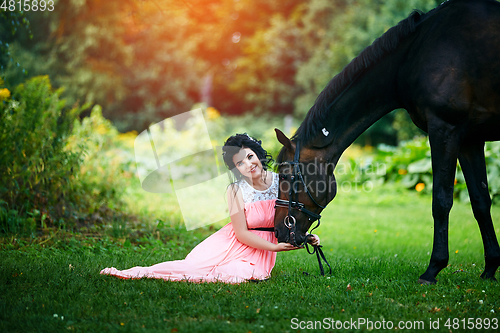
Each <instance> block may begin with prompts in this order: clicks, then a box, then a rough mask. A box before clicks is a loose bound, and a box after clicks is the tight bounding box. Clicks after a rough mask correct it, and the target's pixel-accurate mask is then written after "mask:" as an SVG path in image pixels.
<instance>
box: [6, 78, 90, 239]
mask: <svg viewBox="0 0 500 333" xmlns="http://www.w3.org/2000/svg"><path fill="white" fill-rule="evenodd" d="M2 91H3V94H2V96H3V97H2V100H1V101H0V122H1V123H2V127H1V128H0V226H1V230H2V231H3V232H13V233H17V232H30V231H33V230H34V227H35V225H37V224H38V225H39V226H41V227H44V226H45V225H47V223H52V224H56V223H57V222H58V221H57V220H56V216H60V215H61V211H62V210H63V209H64V206H63V204H62V202H64V198H65V196H67V194H68V192H69V190H70V188H71V184H70V180H71V178H72V177H73V175H74V174H75V173H76V172H77V171H78V167H79V164H80V163H81V160H82V154H81V152H78V151H76V152H72V151H68V150H66V149H65V146H66V141H67V138H68V136H69V135H70V133H71V125H72V123H73V121H74V120H75V119H76V117H77V116H78V114H79V113H80V111H81V109H80V108H77V107H74V108H71V109H68V108H65V107H64V106H65V105H64V104H65V103H64V101H63V100H60V99H59V95H60V94H61V92H62V90H57V91H53V90H52V87H51V85H50V81H49V79H48V77H46V76H40V77H35V78H33V79H31V80H29V81H28V82H26V83H25V84H21V85H19V86H18V87H17V88H16V89H15V91H14V93H13V94H12V98H10V96H8V95H9V94H8V90H6V89H2Z"/></svg>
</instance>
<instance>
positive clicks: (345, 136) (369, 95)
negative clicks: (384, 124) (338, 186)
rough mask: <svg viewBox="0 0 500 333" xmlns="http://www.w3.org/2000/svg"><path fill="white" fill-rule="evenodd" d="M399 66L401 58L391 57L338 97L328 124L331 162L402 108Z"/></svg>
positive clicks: (328, 153)
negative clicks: (395, 110) (398, 83)
mask: <svg viewBox="0 0 500 333" xmlns="http://www.w3.org/2000/svg"><path fill="white" fill-rule="evenodd" d="M398 63H399V61H398V56H397V55H389V56H387V57H386V58H385V59H384V60H382V61H381V62H380V63H378V64H376V65H374V66H372V67H371V68H370V69H368V70H367V71H366V72H365V73H364V74H362V75H361V76H359V77H358V78H357V79H356V81H355V82H353V83H352V84H351V85H350V86H349V87H348V88H347V89H346V90H345V91H343V92H342V94H341V95H340V96H339V97H337V99H336V101H335V103H334V105H333V107H332V109H331V111H330V113H329V115H328V118H327V121H326V127H327V128H328V130H329V132H330V133H331V134H329V135H332V137H331V138H330V140H331V144H330V145H329V146H328V147H326V149H327V155H328V156H329V160H330V161H332V162H335V163H336V162H337V161H338V159H339V158H340V155H341V154H342V153H343V152H344V151H345V150H346V149H347V148H348V147H349V146H350V145H351V144H352V143H353V142H354V140H356V138H358V137H359V136H360V135H361V134H362V133H363V132H364V131H366V130H367V129H368V128H369V127H370V126H371V125H373V124H374V123H375V122H376V121H377V120H379V119H380V118H382V117H383V116H384V115H386V114H387V113H389V112H391V111H392V110H394V109H396V108H398V107H399V106H400V105H399V102H398V101H397V97H396V96H397V95H396V73H397V70H396V68H397V67H398V65H397V64H398ZM320 135H321V134H320Z"/></svg>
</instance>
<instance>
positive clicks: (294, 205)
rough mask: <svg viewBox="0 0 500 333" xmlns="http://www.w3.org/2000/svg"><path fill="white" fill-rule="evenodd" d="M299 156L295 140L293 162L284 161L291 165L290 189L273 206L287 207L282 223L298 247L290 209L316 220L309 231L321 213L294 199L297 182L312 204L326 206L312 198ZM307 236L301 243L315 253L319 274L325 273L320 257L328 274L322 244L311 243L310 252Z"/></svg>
mask: <svg viewBox="0 0 500 333" xmlns="http://www.w3.org/2000/svg"><path fill="white" fill-rule="evenodd" d="M299 158H300V143H299V141H297V146H296V147H295V155H294V157H293V162H284V163H287V164H290V165H291V166H292V167H293V171H292V175H291V177H290V182H291V186H290V191H289V193H288V200H282V199H276V203H275V206H274V208H279V207H281V208H288V214H287V215H286V216H285V218H284V219H283V223H284V224H285V226H286V227H287V228H288V230H289V233H290V244H292V245H295V246H297V247H300V246H301V245H302V244H297V243H296V241H295V232H296V219H295V217H294V216H293V215H292V209H295V210H298V211H300V212H302V213H303V214H304V215H306V216H307V217H308V219H309V221H312V222H311V223H314V222H315V221H318V224H317V225H316V226H315V227H314V228H312V229H311V232H312V231H313V230H314V229H316V228H317V227H319V225H320V223H321V220H320V219H321V215H319V214H316V213H314V212H312V211H310V210H308V209H307V208H305V206H304V204H303V203H301V202H299V201H298V200H294V197H295V196H298V190H297V188H296V186H297V184H298V182H301V183H302V185H303V187H304V190H305V192H306V193H307V195H308V196H309V198H310V199H311V200H312V202H314V204H315V205H316V206H318V207H320V208H321V209H324V208H325V207H326V206H322V205H320V204H318V203H317V202H316V200H314V198H313V196H312V194H311V192H309V189H308V188H307V185H306V182H305V181H304V177H303V176H302V173H301V171H300V167H299ZM281 179H286V176H283V177H281ZM309 237H312V236H311V235H310V234H309V235H307V236H306V238H305V239H304V243H303V244H304V245H305V248H306V250H307V252H308V253H309V254H314V253H316V257H317V258H318V265H319V269H320V272H321V275H323V276H324V275H325V271H324V269H323V264H322V262H321V259H323V260H324V261H325V263H326V264H327V265H328V268H330V274H332V268H331V266H330V264H329V263H328V261H327V260H326V257H325V255H324V253H323V250H322V249H321V248H322V247H323V246H322V245H312V246H313V250H312V252H311V251H310V250H309V246H308V244H307V239H308V238H309Z"/></svg>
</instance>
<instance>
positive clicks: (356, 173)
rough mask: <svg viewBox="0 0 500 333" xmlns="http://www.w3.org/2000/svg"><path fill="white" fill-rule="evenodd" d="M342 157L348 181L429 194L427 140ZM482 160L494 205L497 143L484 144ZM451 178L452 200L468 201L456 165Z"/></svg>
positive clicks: (499, 173) (499, 161)
mask: <svg viewBox="0 0 500 333" xmlns="http://www.w3.org/2000/svg"><path fill="white" fill-rule="evenodd" d="M346 155H347V157H346V158H344V159H343V163H347V165H348V167H347V168H344V169H343V170H347V171H348V172H344V174H345V176H344V177H347V178H348V179H349V180H351V181H352V180H354V181H357V182H361V183H363V182H367V181H371V182H373V183H375V184H377V183H384V182H391V183H397V184H400V185H401V186H403V187H405V188H407V189H411V190H416V191H418V192H421V193H427V194H430V193H432V165H431V151H430V145H429V140H428V138H427V137H417V138H414V139H413V140H410V141H404V142H401V143H400V144H399V145H398V146H397V147H391V146H386V145H380V146H379V147H378V148H377V149H376V151H375V152H374V153H366V152H364V153H363V154H362V156H363V158H360V157H359V156H358V157H353V156H350V155H349V153H347V154H346ZM358 155H359V154H358ZM485 157H486V171H487V175H488V188H489V191H490V195H491V197H492V199H493V202H494V203H495V202H498V199H499V198H500V142H487V143H486V145H485ZM381 170H382V171H383V172H380V171H381ZM375 171H376V172H375ZM455 177H456V178H455V188H454V195H455V197H456V198H459V199H460V200H461V201H465V202H466V201H469V193H468V191H467V186H466V184H465V178H464V175H463V173H462V169H461V168H460V164H459V163H458V164H457V169H456V176H455Z"/></svg>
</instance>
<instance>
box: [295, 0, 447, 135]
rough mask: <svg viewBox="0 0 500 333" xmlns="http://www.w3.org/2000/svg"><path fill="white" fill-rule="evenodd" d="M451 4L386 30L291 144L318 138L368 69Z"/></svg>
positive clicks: (337, 81)
mask: <svg viewBox="0 0 500 333" xmlns="http://www.w3.org/2000/svg"><path fill="white" fill-rule="evenodd" d="M449 2H452V1H447V2H445V3H443V4H441V5H440V6H438V7H437V8H435V9H433V10H431V11H430V12H428V13H427V14H423V13H422V12H421V11H418V10H414V11H413V12H412V13H411V14H410V15H409V16H408V17H407V18H406V19H404V20H402V21H400V22H399V23H398V24H397V25H395V26H394V27H392V28H390V29H389V30H387V32H386V33H384V34H383V35H382V36H381V37H379V38H377V39H376V40H375V41H374V42H373V43H372V44H371V45H370V46H368V47H367V48H365V49H364V50H363V51H362V52H361V53H360V54H359V55H358V56H357V57H356V58H354V59H353V60H352V61H351V62H350V63H349V64H348V65H347V66H346V67H345V68H344V69H343V70H342V72H340V73H339V74H337V75H336V76H335V77H334V78H333V79H332V80H331V81H330V82H329V83H328V85H327V86H326V87H325V89H323V91H322V92H321V93H320V94H319V96H318V97H317V99H316V102H315V103H314V105H313V106H312V107H311V109H310V110H309V112H308V113H307V115H306V117H305V119H304V121H303V122H302V124H301V125H300V127H299V128H298V129H297V131H296V132H295V134H294V135H293V137H292V140H294V141H297V140H300V142H301V143H302V144H304V145H307V143H308V142H310V141H311V140H313V139H314V138H315V137H316V136H317V133H318V132H319V131H320V130H321V129H322V128H323V127H324V124H325V123H326V118H327V117H328V112H329V109H330V107H331V106H332V102H333V101H334V100H335V98H336V97H337V96H338V95H339V94H340V93H341V92H342V91H344V90H345V89H346V88H347V87H348V86H349V85H350V84H351V83H352V82H353V81H354V80H355V79H356V78H357V77H358V76H359V75H360V74H362V73H363V72H364V71H365V70H366V69H367V68H369V67H370V66H372V65H373V64H375V63H377V62H378V61H379V60H380V59H381V58H382V57H384V56H385V55H386V54H388V53H390V52H391V51H393V50H395V49H396V48H397V47H398V45H399V44H400V42H401V40H403V39H404V38H405V37H407V36H408V35H410V34H411V33H412V32H414V31H415V29H416V26H417V25H418V23H420V22H421V21H422V20H423V19H424V18H425V17H428V16H429V14H431V13H432V12H434V11H435V10H437V9H438V8H441V7H442V6H444V5H447V4H448V3H449Z"/></svg>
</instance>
